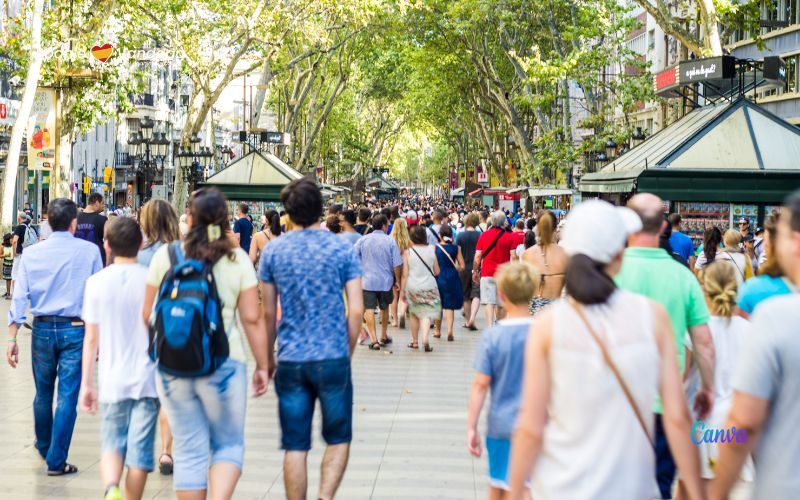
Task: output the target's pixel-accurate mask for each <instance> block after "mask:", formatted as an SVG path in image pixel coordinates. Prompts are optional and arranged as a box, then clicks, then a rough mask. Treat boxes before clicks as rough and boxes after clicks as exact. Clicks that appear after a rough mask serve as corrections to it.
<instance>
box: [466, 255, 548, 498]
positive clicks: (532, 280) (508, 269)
mask: <svg viewBox="0 0 800 500" xmlns="http://www.w3.org/2000/svg"><path fill="white" fill-rule="evenodd" d="M495 279H496V282H497V295H498V299H499V300H500V303H501V304H502V306H503V308H505V310H506V311H507V314H506V317H505V318H504V319H502V320H500V321H498V322H497V324H496V325H494V326H493V327H491V328H489V329H488V330H486V331H485V332H484V333H483V337H482V338H481V345H480V347H479V348H478V351H477V353H476V355H475V364H474V368H475V370H476V371H477V372H478V373H477V374H476V375H475V381H474V382H473V384H472V394H471V395H470V399H469V412H468V415H467V445H468V447H469V452H470V453H471V454H472V455H473V456H475V457H480V456H481V451H482V450H481V437H480V433H479V432H478V420H479V418H480V414H481V410H482V408H483V403H484V401H485V400H486V393H487V392H488V391H489V388H491V393H492V397H491V402H490V404H489V417H488V419H487V424H488V425H487V429H486V450H487V452H488V454H489V498H490V499H500V498H502V497H503V494H504V492H505V491H507V490H508V489H509V488H508V458H509V452H510V449H511V433H512V432H513V430H514V424H515V423H516V419H517V411H518V410H519V399H520V394H521V392H522V374H523V371H524V362H525V342H526V340H527V338H528V332H529V331H530V328H531V325H532V322H533V318H532V317H531V314H530V312H529V310H528V307H529V303H530V300H531V297H533V294H534V293H535V292H536V290H538V289H539V281H540V277H539V273H537V272H536V270H535V269H534V268H533V266H531V265H530V264H528V263H525V262H520V261H514V262H511V263H509V264H504V265H502V266H500V268H499V269H498V270H497V274H496V275H495Z"/></svg>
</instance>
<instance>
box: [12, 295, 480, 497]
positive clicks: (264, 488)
mask: <svg viewBox="0 0 800 500" xmlns="http://www.w3.org/2000/svg"><path fill="white" fill-rule="evenodd" d="M7 311H8V302H7V301H2V303H0V315H1V316H0V317H3V318H5V317H6V315H7ZM390 335H391V336H393V337H394V339H395V343H394V344H393V346H392V348H391V351H386V350H384V351H380V352H373V351H369V350H368V349H367V348H366V347H363V346H360V347H359V348H358V349H357V352H356V355H355V359H354V361H353V376H354V385H355V402H354V410H353V411H354V423H353V429H354V442H353V447H352V450H351V456H350V465H349V467H348V469H347V473H346V475H345V477H344V480H343V482H342V486H341V488H340V489H339V494H338V498H343V499H348V500H350V499H362V498H375V499H378V498H405V499H408V498H414V497H416V498H458V499H465V498H481V497H483V496H484V495H485V487H486V481H485V479H484V478H485V477H486V472H485V469H486V464H485V461H482V460H474V459H473V458H472V457H471V456H470V455H469V453H468V452H467V450H466V444H465V443H466V438H465V434H466V433H465V429H466V408H467V399H468V395H469V392H468V391H469V388H470V383H471V381H472V370H471V364H472V356H473V350H474V349H475V347H476V345H477V342H478V339H479V332H461V331H460V330H459V331H457V333H456V342H446V341H445V340H438V341H437V340H435V339H434V342H433V345H434V349H435V350H434V352H432V353H427V354H426V353H422V352H416V351H411V350H410V349H408V348H407V347H405V345H406V344H407V343H408V342H409V339H408V336H409V333H408V329H406V330H396V329H392V331H391V332H390ZM19 345H20V352H21V359H20V365H19V366H18V368H17V369H16V370H12V369H11V368H9V367H8V365H7V364H6V363H5V360H4V361H3V366H2V367H0V401H2V402H3V403H2V405H0V429H2V430H1V431H0V432H2V442H3V445H2V446H0V484H2V485H3V487H2V494H0V497H2V498H3V499H5V500H28V499H35V498H36V499H38V498H59V499H81V500H85V499H88V498H99V497H100V495H101V494H102V485H101V482H100V477H99V456H100V419H99V416H91V415H88V414H85V413H82V412H79V415H78V421H77V424H76V426H75V434H74V436H73V439H72V446H71V448H70V456H69V460H70V462H71V463H74V464H75V465H77V466H78V468H79V469H80V471H81V472H80V473H79V474H77V475H74V476H69V477H62V478H50V477H47V476H46V475H45V473H44V469H45V466H44V462H43V461H42V460H41V459H40V458H39V456H38V454H37V453H36V450H35V449H34V447H33V440H34V433H33V414H32V409H31V405H32V402H33V394H34V388H33V376H32V374H31V362H30V331H29V330H27V329H23V330H22V332H21V334H20V337H19ZM4 348H5V346H4ZM4 354H5V353H4ZM319 428H320V427H319V421H317V422H315V425H314V429H315V436H314V449H313V450H312V452H311V454H310V457H309V498H313V497H314V495H315V494H316V489H317V486H318V484H319V464H320V460H321V457H322V451H323V449H324V447H323V444H324V442H323V441H322V438H321V436H320V435H319ZM279 437H280V431H279V426H278V416H277V402H276V398H275V392H274V390H273V388H272V387H270V391H269V392H268V393H267V394H266V395H265V396H263V397H261V398H259V399H251V400H249V402H248V413H247V423H246V436H245V443H246V447H247V450H246V454H245V461H244V463H245V466H244V474H243V475H242V478H241V480H240V481H239V485H238V487H237V488H236V495H235V498H237V499H239V498H241V499H272V498H275V499H277V498H285V495H284V488H283V476H282V470H281V461H282V453H281V452H280V450H279V449H278V446H279ZM158 446H160V445H158ZM145 493H146V495H145V497H146V498H174V494H173V492H172V483H171V480H170V479H169V478H168V477H162V476H160V475H159V474H158V473H154V474H151V475H150V477H149V479H148V483H147V488H146V491H145Z"/></svg>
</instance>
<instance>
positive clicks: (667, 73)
mask: <svg viewBox="0 0 800 500" xmlns="http://www.w3.org/2000/svg"><path fill="white" fill-rule="evenodd" d="M680 82H681V78H680V68H679V67H678V66H673V67H671V68H667V69H665V70H664V71H662V72H660V73H656V75H655V78H653V86H654V90H655V93H656V94H657V95H659V96H661V97H675V96H677V95H679V94H678V93H677V92H675V90H676V89H677V88H678V87H679V86H680Z"/></svg>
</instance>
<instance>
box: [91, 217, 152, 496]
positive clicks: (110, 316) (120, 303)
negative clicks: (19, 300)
mask: <svg viewBox="0 0 800 500" xmlns="http://www.w3.org/2000/svg"><path fill="white" fill-rule="evenodd" d="M104 244H105V250H106V254H108V255H112V254H113V255H114V262H113V264H111V265H109V266H108V267H106V268H105V269H104V270H102V271H100V272H99V273H97V274H95V275H94V276H92V277H91V278H89V280H88V281H87V282H86V291H85V294H84V300H83V315H82V317H83V319H84V321H85V322H86V338H85V339H84V344H83V378H82V381H81V392H80V396H79V404H80V407H81V409H82V410H84V411H88V412H90V413H92V414H94V413H95V412H96V411H97V404H98V401H99V403H100V414H101V419H102V420H101V423H100V429H101V443H102V455H101V459H100V475H101V478H102V480H103V486H104V487H105V488H106V490H105V498H106V499H110V500H116V499H121V498H122V494H121V491H120V488H119V484H120V479H121V477H122V471H123V467H124V466H125V465H127V466H128V474H127V477H126V478H125V498H126V500H138V499H141V498H142V492H143V491H144V485H145V481H146V480H147V474H148V472H151V471H152V470H153V468H154V466H155V463H154V462H155V461H154V449H153V447H154V444H155V432H156V422H157V421H158V408H159V402H158V399H157V398H158V395H157V394H156V384H155V364H154V363H153V362H152V361H151V360H150V357H149V356H148V354H147V348H148V343H149V337H148V333H147V328H146V327H145V324H144V321H143V319H142V309H143V307H144V295H145V285H146V283H147V268H146V267H144V266H140V265H139V264H137V261H136V254H137V253H138V251H139V249H140V248H141V246H142V231H141V228H140V227H139V224H137V223H136V221H135V220H134V219H131V218H129V217H118V218H116V219H115V220H113V221H111V222H109V223H108V224H107V225H106V239H105V243H104ZM98 342H99V345H100V361H99V363H100V367H99V376H98V380H99V385H100V390H99V393H96V392H95V389H94V367H95V360H96V359H97V352H98Z"/></svg>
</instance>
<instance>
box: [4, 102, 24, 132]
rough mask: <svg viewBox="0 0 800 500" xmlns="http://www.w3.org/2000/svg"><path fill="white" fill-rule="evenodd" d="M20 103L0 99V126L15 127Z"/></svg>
mask: <svg viewBox="0 0 800 500" xmlns="http://www.w3.org/2000/svg"><path fill="white" fill-rule="evenodd" d="M19 104H20V102H19V101H16V100H14V99H6V98H5V97H0V125H6V126H9V127H11V126H13V125H14V122H16V121H17V115H18V114H19Z"/></svg>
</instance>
